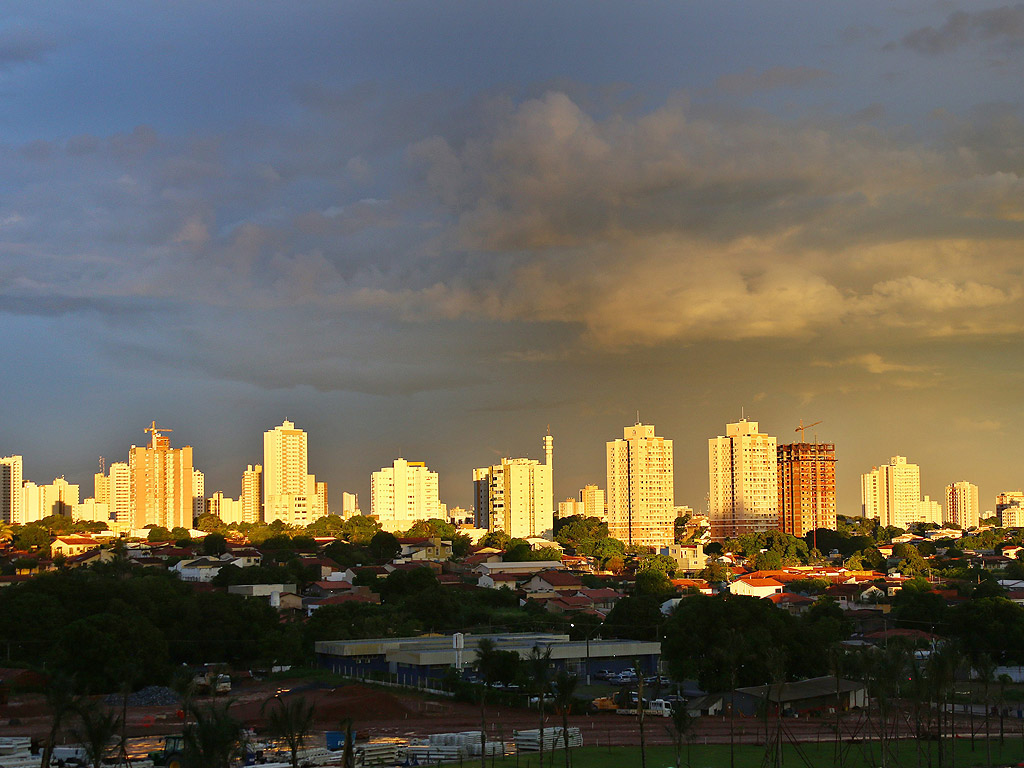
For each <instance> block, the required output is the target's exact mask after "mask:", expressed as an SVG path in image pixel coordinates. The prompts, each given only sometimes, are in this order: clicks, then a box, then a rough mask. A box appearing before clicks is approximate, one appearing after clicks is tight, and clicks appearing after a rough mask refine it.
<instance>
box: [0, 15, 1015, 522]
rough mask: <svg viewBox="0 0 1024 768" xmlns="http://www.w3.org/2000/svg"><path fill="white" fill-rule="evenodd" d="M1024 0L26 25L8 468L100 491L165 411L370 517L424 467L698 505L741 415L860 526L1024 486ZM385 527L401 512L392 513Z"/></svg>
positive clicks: (7, 212)
mask: <svg viewBox="0 0 1024 768" xmlns="http://www.w3.org/2000/svg"><path fill="white" fill-rule="evenodd" d="M1021 71H1024V3H1017V4H1000V3H989V2H969V3H968V2H944V1H943V2H932V1H931V0H929V1H927V2H926V1H920V2H916V1H907V0H903V1H899V0H897V1H896V2H893V1H892V0H884V1H882V0H877V1H875V0H862V1H861V2H857V3H807V2H806V1H805V0H800V1H799V2H791V1H789V0H773V2H771V3H754V2H730V1H729V0H716V1H715V2H675V1H673V2H653V1H652V2H643V3H625V2H616V3H612V2H600V1H597V2H574V1H573V0H563V1H562V2H558V3H550V2H546V1H545V2H530V1H529V0H527V1H525V2H473V3H467V2H445V1H444V0H435V1H433V2H419V1H418V0H403V1H402V2H397V1H396V2H388V1H382V0H372V1H365V2H360V1H358V0H353V1H352V2H344V3H339V2H335V1H334V0H332V1H330V2H317V1H316V0H308V1H306V2H301V3H280V2H266V1H264V0H245V1H244V2H242V1H241V0H238V1H235V0H222V1H220V2H216V3H210V2H206V1H205V0H203V1H202V2H199V1H194V2H193V1H190V0H182V1H180V2H175V3H170V4H169V3H156V2H145V1H144V0H141V1H140V0H132V1H131V2H96V3H89V4H81V3H71V2H49V3H40V2H38V0H26V1H25V2H18V1H17V0H6V1H5V2H3V3H0V340H2V346H0V355H2V360H3V362H2V365H0V392H2V404H3V405H2V408H0V455H8V454H12V453H18V454H22V455H23V456H24V460H25V464H24V467H25V476H26V478H28V479H32V480H34V481H36V482H39V483H43V482H49V481H50V480H51V479H52V478H53V477H55V476H58V475H63V476H66V477H68V479H70V480H72V481H77V482H79V483H81V484H82V496H83V497H85V496H87V495H91V493H92V479H91V476H92V473H93V472H95V471H96V469H97V462H98V461H99V457H101V456H103V457H105V459H106V461H107V463H110V462H112V461H124V460H126V457H127V454H128V449H129V447H130V446H131V445H133V444H143V443H144V442H145V440H146V435H145V434H144V433H143V428H144V427H145V426H146V425H148V424H149V423H150V422H151V421H153V420H156V421H157V423H158V424H160V425H162V426H165V427H169V428H171V429H173V430H174V431H173V433H172V435H171V440H172V445H184V444H188V445H192V446H193V448H194V460H195V464H196V466H197V467H198V468H200V469H202V470H203V471H204V472H205V473H206V490H207V492H208V493H211V492H212V491H214V490H223V491H224V492H225V493H226V494H228V495H229V496H237V494H238V492H239V488H240V480H241V472H242V470H243V469H244V467H245V465H246V464H248V463H258V462H260V461H261V459H262V456H261V453H262V437H261V433H262V432H263V431H265V430H267V429H270V428H272V427H273V426H275V425H277V424H280V423H281V422H282V421H283V420H285V419H290V420H292V421H294V422H295V423H296V425H297V426H299V427H301V428H303V429H305V430H306V431H307V432H308V433H309V455H310V471H311V472H314V473H315V474H316V475H317V476H318V479H322V480H326V481H327V482H328V484H329V488H330V497H331V500H332V502H333V503H334V504H340V493H341V491H342V490H344V491H349V492H357V493H359V496H360V500H361V502H362V505H363V507H364V508H366V507H368V506H369V499H368V495H369V477H370V473H371V472H372V471H374V470H375V469H379V468H380V467H382V466H385V465H389V464H390V463H391V462H392V460H393V459H394V458H396V457H398V456H403V457H405V458H407V459H409V460H422V461H426V462H427V464H428V466H430V468H431V469H434V470H436V471H437V472H438V473H439V475H440V490H441V497H442V501H444V502H446V503H448V504H449V505H451V506H454V505H462V506H470V505H471V499H472V482H471V471H472V468H473V467H477V466H485V465H487V464H491V463H494V462H496V461H497V460H498V459H500V458H501V457H502V456H529V457H531V458H541V457H542V437H543V435H544V434H545V433H546V431H547V430H548V429H549V428H550V431H551V434H552V435H553V436H554V439H555V454H554V464H555V471H554V488H555V502H556V503H557V501H559V500H561V499H564V498H566V497H569V496H572V495H575V493H576V492H577V490H578V489H579V488H581V487H582V486H583V485H584V484H586V483H597V484H598V485H601V486H602V487H604V485H605V458H604V452H605V447H604V445H605V442H606V441H608V440H612V439H615V438H616V437H621V435H622V429H623V427H625V426H627V425H630V424H632V423H634V422H635V421H636V420H637V418H638V416H639V418H640V420H642V421H643V422H645V423H653V424H654V425H656V428H657V431H658V434H660V435H663V436H664V437H667V438H671V439H673V441H674V448H675V482H676V503H677V504H688V505H690V506H693V507H694V508H697V509H701V508H702V507H703V505H704V503H705V501H704V499H705V495H706V493H707V490H708V477H707V472H708V469H707V439H708V438H711V437H714V436H716V435H719V434H724V430H725V424H726V423H727V422H730V421H735V420H737V419H738V418H739V417H740V416H741V414H744V415H745V416H746V417H747V418H749V419H751V420H754V421H758V422H759V423H760V425H761V431H762V432H766V433H768V434H773V435H777V436H778V437H779V440H780V442H790V441H792V440H794V439H795V438H796V437H797V435H796V434H795V428H796V427H797V425H798V423H799V422H800V420H801V419H802V420H803V421H804V422H805V423H811V422H816V421H820V422H821V424H819V425H818V426H816V427H814V428H813V430H812V431H810V432H808V433H807V437H808V439H812V433H813V436H814V437H816V439H819V440H821V441H829V442H834V443H835V444H836V454H837V458H838V467H837V474H838V481H837V482H838V495H839V498H838V504H839V512H840V513H841V514H856V513H858V511H859V508H860V491H859V478H860V474H861V473H863V472H866V471H868V470H870V469H871V467H872V466H875V465H878V464H881V463H885V462H887V461H888V459H889V457H890V456H893V455H897V454H899V455H904V456H907V457H908V458H909V460H910V461H912V462H914V463H917V464H919V465H920V466H921V476H922V486H923V488H922V490H923V493H925V494H929V495H931V496H932V498H941V496H942V493H943V488H944V487H945V485H946V484H948V483H950V482H953V481H958V480H969V481H971V482H974V483H977V484H978V485H979V486H980V491H981V500H982V509H983V510H987V509H992V508H993V505H994V496H995V494H996V493H998V492H1000V491H1004V490H1010V489H1019V488H1021V486H1022V485H1024V468H1022V466H1021V460H1020V459H1021V455H1020V452H1019V445H1020V436H1021V434H1024V405H1022V401H1021V398H1020V396H1019V393H1020V392H1021V390H1022V387H1024V354H1022V351H1024V350H1022V340H1024V247H1022V245H1024V121H1022V117H1024V110H1022V93H1024V92H1022V91H1021V88H1020V72H1021ZM366 511H368V509H367V510H366Z"/></svg>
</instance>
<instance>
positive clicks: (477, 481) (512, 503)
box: [473, 435, 555, 539]
mask: <svg viewBox="0 0 1024 768" xmlns="http://www.w3.org/2000/svg"><path fill="white" fill-rule="evenodd" d="M553 447H554V441H553V439H552V437H551V435H547V436H545V438H544V463H543V464H541V463H540V462H539V461H536V460H535V459H522V458H520V459H502V460H501V463H500V464H495V465H492V466H490V467H481V468H478V469H474V470H473V488H474V495H475V499H476V525H477V527H478V528H486V529H487V530H489V531H498V530H501V531H504V532H505V533H507V534H508V535H509V536H512V537H513V538H519V539H525V538H530V537H543V538H551V535H552V533H553V529H554V517H555V515H554V506H553V504H552V490H551V473H552V468H553V467H552V453H553Z"/></svg>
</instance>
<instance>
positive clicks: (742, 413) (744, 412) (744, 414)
mask: <svg viewBox="0 0 1024 768" xmlns="http://www.w3.org/2000/svg"><path fill="white" fill-rule="evenodd" d="M746 420H747V410H746V408H744V407H743V406H742V405H741V406H740V421H746Z"/></svg>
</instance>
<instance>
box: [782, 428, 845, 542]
mask: <svg viewBox="0 0 1024 768" xmlns="http://www.w3.org/2000/svg"><path fill="white" fill-rule="evenodd" d="M777 455H778V478H779V481H778V485H779V521H780V527H781V529H782V531H783V532H785V533H789V534H792V535H793V536H799V537H801V538H802V537H803V536H804V535H805V534H807V533H808V532H809V531H813V530H815V529H816V528H828V529H830V530H835V527H836V447H835V445H834V444H833V443H791V444H789V445H780V446H778V451H777Z"/></svg>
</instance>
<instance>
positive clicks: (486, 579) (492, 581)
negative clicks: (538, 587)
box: [476, 571, 524, 589]
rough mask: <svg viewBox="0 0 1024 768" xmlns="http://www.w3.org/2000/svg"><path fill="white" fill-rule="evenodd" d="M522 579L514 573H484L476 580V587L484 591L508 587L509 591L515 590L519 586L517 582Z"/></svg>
mask: <svg viewBox="0 0 1024 768" xmlns="http://www.w3.org/2000/svg"><path fill="white" fill-rule="evenodd" d="M522 578H524V577H523V576H520V575H519V574H515V573H502V572H500V571H499V572H497V573H485V574H483V575H482V576H480V578H479V579H477V582H476V583H477V586H479V587H484V588H485V589H501V588H502V587H508V588H509V589H516V587H518V586H519V580H520V579H522Z"/></svg>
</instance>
